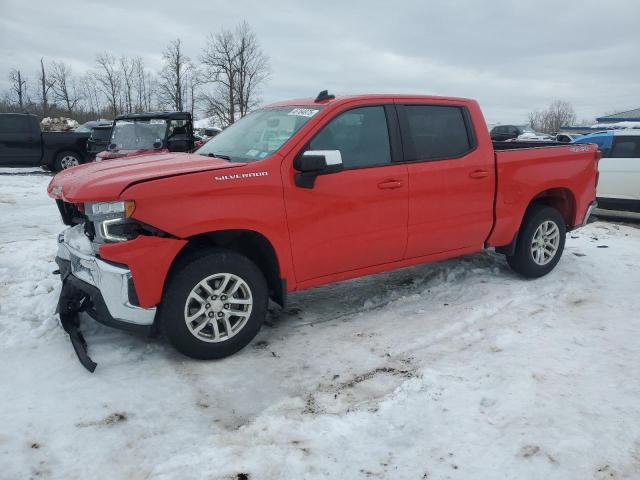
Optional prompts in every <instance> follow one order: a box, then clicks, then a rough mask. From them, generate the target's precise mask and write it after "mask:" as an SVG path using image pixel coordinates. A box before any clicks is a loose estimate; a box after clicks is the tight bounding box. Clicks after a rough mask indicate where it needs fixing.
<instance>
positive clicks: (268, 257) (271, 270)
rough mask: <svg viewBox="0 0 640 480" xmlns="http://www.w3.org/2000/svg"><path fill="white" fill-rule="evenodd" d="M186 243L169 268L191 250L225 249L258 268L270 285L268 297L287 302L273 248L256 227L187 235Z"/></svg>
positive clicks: (283, 302)
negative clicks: (239, 255) (249, 261)
mask: <svg viewBox="0 0 640 480" xmlns="http://www.w3.org/2000/svg"><path fill="white" fill-rule="evenodd" d="M185 240H187V244H186V245H185V246H184V247H183V248H182V249H181V250H180V252H179V253H178V255H177V256H176V258H175V259H174V260H173V263H172V265H171V269H170V270H169V274H171V270H172V269H173V268H175V266H176V265H177V264H178V263H179V262H180V261H181V259H183V258H185V257H186V256H189V255H190V254H192V253H193V252H194V251H197V250H199V249H202V248H225V249H228V250H232V251H234V252H237V253H240V254H242V255H244V256H245V257H247V258H248V259H249V260H251V261H252V262H253V263H255V264H256V266H257V267H258V268H259V269H260V271H261V272H262V274H263V275H264V278H265V280H266V282H267V286H268V288H269V298H271V299H272V300H273V301H274V302H276V303H277V304H279V305H281V306H283V307H284V306H285V304H286V296H287V285H286V280H285V279H283V278H282V277H281V269H280V263H279V259H278V256H277V254H276V250H275V248H274V247H273V244H272V243H271V242H270V241H269V239H268V238H267V237H265V236H264V235H263V234H261V233H259V232H257V231H255V230H240V229H233V230H216V231H210V232H204V233H200V234H197V235H193V236H191V237H188V238H186V239H185Z"/></svg>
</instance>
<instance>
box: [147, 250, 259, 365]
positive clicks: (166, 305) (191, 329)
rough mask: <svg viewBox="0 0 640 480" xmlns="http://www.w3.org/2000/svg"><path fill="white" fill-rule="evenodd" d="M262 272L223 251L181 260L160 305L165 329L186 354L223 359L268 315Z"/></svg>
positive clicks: (247, 340) (250, 335) (240, 256)
mask: <svg viewBox="0 0 640 480" xmlns="http://www.w3.org/2000/svg"><path fill="white" fill-rule="evenodd" d="M267 303H268V291H267V284H266V281H265V279H264V276H263V275H262V272H261V271H260V269H258V267H256V265H255V264H254V263H253V262H251V260H249V259H248V258H247V257H245V256H243V255H240V254H238V253H236V252H233V251H229V250H222V249H215V250H210V251H208V252H205V253H199V254H194V255H192V256H190V257H188V258H186V259H184V260H182V261H181V262H180V264H179V265H177V268H176V270H175V271H174V273H173V274H172V276H171V278H170V279H169V281H168V283H167V286H166V288H165V292H164V295H163V299H162V303H161V305H160V312H159V316H160V318H159V321H160V327H161V329H162V331H163V333H164V334H165V336H166V337H167V338H168V339H169V341H170V342H171V343H172V344H173V346H174V347H175V348H176V349H177V350H178V351H180V352H181V353H183V354H185V355H187V356H188V357H192V358H197V359H212V358H222V357H226V356H228V355H231V354H233V353H235V352H237V351H238V350H240V349H241V348H243V347H244V346H246V345H247V344H248V343H249V342H251V340H252V339H253V338H254V337H255V336H256V334H257V333H258V331H259V330H260V327H261V326H262V323H263V321H264V318H265V316H266V313H267Z"/></svg>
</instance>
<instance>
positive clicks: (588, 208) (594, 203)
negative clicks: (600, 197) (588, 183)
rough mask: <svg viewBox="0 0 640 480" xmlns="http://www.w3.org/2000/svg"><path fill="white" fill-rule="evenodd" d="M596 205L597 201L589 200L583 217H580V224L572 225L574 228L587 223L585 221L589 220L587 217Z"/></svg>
mask: <svg viewBox="0 0 640 480" xmlns="http://www.w3.org/2000/svg"><path fill="white" fill-rule="evenodd" d="M597 206H598V202H596V201H595V200H594V201H593V202H591V203H590V204H589V206H588V207H587V211H586V212H585V214H584V217H583V219H582V223H581V224H580V225H576V226H575V227H574V230H575V229H576V228H580V227H583V226H585V225H586V224H587V222H588V221H589V217H590V216H591V214H592V213H593V210H594V209H595V208H596V207H597Z"/></svg>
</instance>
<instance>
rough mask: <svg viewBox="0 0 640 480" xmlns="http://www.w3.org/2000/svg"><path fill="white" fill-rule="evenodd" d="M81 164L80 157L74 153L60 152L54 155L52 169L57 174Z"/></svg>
mask: <svg viewBox="0 0 640 480" xmlns="http://www.w3.org/2000/svg"><path fill="white" fill-rule="evenodd" d="M80 163H81V158H80V155H78V154H77V153H75V152H70V151H68V152H60V153H59V154H58V155H56V161H55V162H54V165H53V168H54V169H55V170H56V171H57V172H59V171H60V170H66V169H67V168H71V167H77V166H78V165H80Z"/></svg>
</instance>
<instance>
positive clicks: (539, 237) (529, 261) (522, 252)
mask: <svg viewBox="0 0 640 480" xmlns="http://www.w3.org/2000/svg"><path fill="white" fill-rule="evenodd" d="M566 233H567V228H566V225H565V222H564V218H562V215H561V214H560V212H558V210H556V209H555V208H552V207H547V206H546V205H535V206H533V207H531V208H529V210H528V211H527V214H526V215H525V218H524V221H523V224H522V227H521V228H520V233H519V234H518V243H517V245H516V249H515V252H514V254H513V255H511V256H508V257H507V263H508V264H509V266H510V267H511V268H512V269H513V270H515V271H516V272H518V273H519V274H520V275H523V276H525V277H527V278H537V277H541V276H543V275H546V274H547V273H549V272H550V271H551V270H553V269H554V268H555V266H556V265H557V264H558V262H559V261H560V257H561V256H562V252H563V250H564V242H565V237H566Z"/></svg>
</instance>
